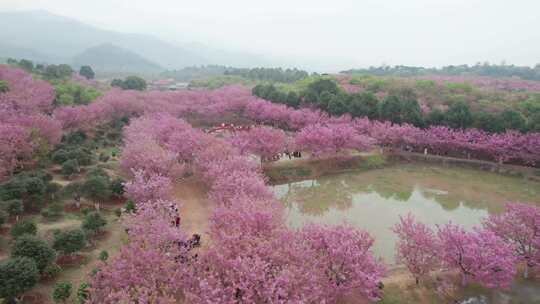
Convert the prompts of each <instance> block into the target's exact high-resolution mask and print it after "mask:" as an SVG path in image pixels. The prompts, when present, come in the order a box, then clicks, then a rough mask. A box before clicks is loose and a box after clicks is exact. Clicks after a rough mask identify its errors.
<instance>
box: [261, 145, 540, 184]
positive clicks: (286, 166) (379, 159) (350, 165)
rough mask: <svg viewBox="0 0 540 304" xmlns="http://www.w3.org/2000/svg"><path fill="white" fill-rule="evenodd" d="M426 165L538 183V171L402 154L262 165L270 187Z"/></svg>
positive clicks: (539, 174)
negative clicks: (495, 174) (356, 173)
mask: <svg viewBox="0 0 540 304" xmlns="http://www.w3.org/2000/svg"><path fill="white" fill-rule="evenodd" d="M410 162H418V163H429V164H440V165H443V166H458V167H465V168H471V169H477V170H482V171H488V172H493V173H497V174H502V175H507V176H513V177H521V178H525V179H527V180H531V181H536V182H540V169H539V168H534V167H524V166H516V165H506V164H498V163H494V162H489V161H482V160H473V159H462V158H454V157H445V156H438V155H432V154H427V155H424V154H421V153H413V152H405V151H393V152H385V153H383V154H380V153H360V154H353V155H350V156H341V157H328V158H318V159H316V158H302V159H292V160H287V159H286V160H280V161H277V162H271V163H264V164H263V171H264V173H265V175H266V176H267V177H268V178H269V182H270V183H271V184H280V183H287V182H295V181H301V180H306V179H315V178H318V177H321V176H325V175H328V174H339V173H347V172H354V171H365V170H370V169H378V168H383V167H386V166H392V165H397V164H402V163H410Z"/></svg>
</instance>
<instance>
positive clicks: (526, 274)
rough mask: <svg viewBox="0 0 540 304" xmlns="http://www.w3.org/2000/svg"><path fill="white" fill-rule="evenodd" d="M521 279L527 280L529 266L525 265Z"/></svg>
mask: <svg viewBox="0 0 540 304" xmlns="http://www.w3.org/2000/svg"><path fill="white" fill-rule="evenodd" d="M523 278H525V279H528V278H529V265H525V271H524V272H523Z"/></svg>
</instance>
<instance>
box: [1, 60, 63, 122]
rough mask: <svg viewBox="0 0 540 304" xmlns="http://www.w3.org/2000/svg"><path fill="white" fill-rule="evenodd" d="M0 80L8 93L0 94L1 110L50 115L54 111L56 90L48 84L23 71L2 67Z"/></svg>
mask: <svg viewBox="0 0 540 304" xmlns="http://www.w3.org/2000/svg"><path fill="white" fill-rule="evenodd" d="M0 80H1V81H5V82H7V85H8V91H7V92H5V93H0V108H1V109H2V110H6V109H10V110H12V111H15V112H17V113H24V114H30V113H48V112H50V111H51V110H52V107H53V105H52V101H53V100H54V89H53V87H52V86H50V85H49V84H48V83H47V82H45V81H43V80H40V79H34V78H33V77H32V75H30V74H28V73H27V72H25V71H24V70H22V69H19V68H14V67H10V66H7V65H0Z"/></svg>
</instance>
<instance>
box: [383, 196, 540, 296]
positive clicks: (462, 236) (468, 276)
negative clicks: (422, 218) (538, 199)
mask: <svg viewBox="0 0 540 304" xmlns="http://www.w3.org/2000/svg"><path fill="white" fill-rule="evenodd" d="M392 230H393V231H394V232H395V233H396V234H397V236H398V242H397V246H396V258H397V261H398V262H401V263H403V264H404V265H405V266H406V267H407V268H408V270H409V272H411V274H412V275H413V276H414V277H415V278H416V282H417V283H418V282H419V280H420V279H422V278H425V277H426V276H428V275H429V274H430V273H431V272H433V271H440V270H446V271H450V272H456V273H459V274H460V276H461V281H462V284H466V283H467V282H476V283H479V284H481V285H483V286H485V287H487V288H508V287H509V286H510V285H511V283H512V281H513V278H514V275H515V273H516V269H517V267H516V266H517V265H518V264H519V263H523V264H524V265H525V272H524V276H525V277H527V276H528V273H529V269H536V268H537V267H538V266H540V208H539V207H536V206H533V205H529V204H524V203H508V204H507V205H506V210H505V211H504V212H503V213H501V214H493V215H490V216H489V217H488V218H486V219H485V220H484V222H483V227H481V228H474V229H473V231H466V230H465V229H464V228H463V227H461V226H458V225H455V224H452V223H448V224H446V225H442V226H437V232H436V233H435V232H434V231H433V230H432V229H431V228H430V227H428V226H426V225H425V224H423V223H420V222H417V221H416V220H415V219H414V218H413V217H412V216H411V215H407V216H406V217H401V218H400V222H399V223H397V224H396V225H395V226H394V227H393V228H392Z"/></svg>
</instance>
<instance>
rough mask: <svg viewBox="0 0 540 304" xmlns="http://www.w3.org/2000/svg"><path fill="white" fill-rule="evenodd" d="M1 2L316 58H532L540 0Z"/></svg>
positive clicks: (417, 61) (0, 2)
mask: <svg viewBox="0 0 540 304" xmlns="http://www.w3.org/2000/svg"><path fill="white" fill-rule="evenodd" d="M0 9H1V10H12V9H44V10H47V11H50V12H52V13H56V14H60V15H65V16H69V17H73V18H76V19H79V20H81V21H84V22H87V23H90V24H92V25H96V26H99V27H102V28H106V29H114V30H118V31H123V32H140V33H150V34H154V35H156V36H159V37H161V38H163V39H165V40H168V41H179V42H200V43H204V44H206V45H210V46H213V47H216V48H225V49H231V50H244V51H249V52H252V53H257V54H262V55H269V56H272V57H276V58H281V59H284V58H286V59H287V61H288V62H297V63H299V65H304V66H305V65H306V64H310V65H312V66H316V67H318V68H322V67H324V68H330V67H334V68H336V69H340V68H347V67H353V66H369V65H380V64H383V63H385V64H389V65H395V64H406V65H423V66H440V65H447V64H460V63H469V64H473V63H475V62H478V61H490V62H493V63H500V62H501V61H503V60H505V61H506V62H507V63H514V64H520V65H534V64H536V63H539V62H540V0H514V1H508V0H333V1H329V0H269V1H257V0H214V1H211V0H190V1H185V0H0Z"/></svg>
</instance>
